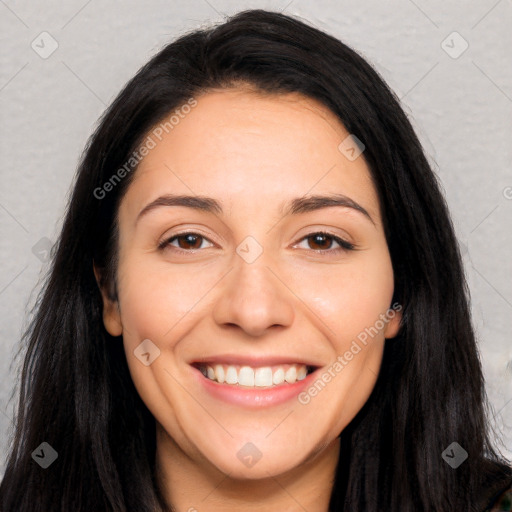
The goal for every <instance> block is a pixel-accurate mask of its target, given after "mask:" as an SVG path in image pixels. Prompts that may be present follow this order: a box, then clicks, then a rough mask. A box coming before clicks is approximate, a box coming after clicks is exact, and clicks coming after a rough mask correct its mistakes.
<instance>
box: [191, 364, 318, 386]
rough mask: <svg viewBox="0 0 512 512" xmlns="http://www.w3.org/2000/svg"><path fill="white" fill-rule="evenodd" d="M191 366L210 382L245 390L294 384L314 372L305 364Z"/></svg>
mask: <svg viewBox="0 0 512 512" xmlns="http://www.w3.org/2000/svg"><path fill="white" fill-rule="evenodd" d="M193 366H194V367H195V368H197V369H198V370H199V371H200V372H201V373H202V374H203V375H204V377H205V378H207V379H209V380H211V381H214V382H217V383H219V384H227V385H229V386H240V387H247V388H268V387H277V386H285V385H288V384H294V383H295V382H297V381H301V380H303V379H305V378H306V377H307V376H308V375H309V374H310V373H312V372H313V371H314V370H315V367H313V366H308V365H305V364H280V365H275V366H261V367H252V366H247V365H243V366H241V365H232V364H211V365H210V364H207V363H197V364H194V365H193Z"/></svg>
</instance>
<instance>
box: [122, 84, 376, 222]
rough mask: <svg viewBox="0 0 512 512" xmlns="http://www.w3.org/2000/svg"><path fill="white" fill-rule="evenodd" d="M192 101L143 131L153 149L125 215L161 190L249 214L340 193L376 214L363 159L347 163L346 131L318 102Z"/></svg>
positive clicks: (284, 98) (211, 96)
mask: <svg viewBox="0 0 512 512" xmlns="http://www.w3.org/2000/svg"><path fill="white" fill-rule="evenodd" d="M196 100H197V104H196V106H195V107H193V108H191V109H190V110H188V109H187V112H188V113H187V114H186V115H182V116H180V118H179V121H178V122H177V123H175V124H173V125H172V127H170V126H169V125H167V130H165V129H160V130H159V131H158V132H155V129H154V128H152V130H150V131H149V132H148V137H151V138H152V139H153V142H154V143H155V144H154V147H153V149H151V150H150V151H149V153H148V154H147V155H146V156H145V157H144V158H143V159H142V161H141V163H140V164H139V166H138V168H137V170H136V171H135V176H134V180H133V182H132V183H131V185H130V187H129V189H128V192H127V194H126V196H125V200H123V203H124V205H122V208H123V207H124V209H125V210H126V213H127V214H129V215H130V216H132V217H133V216H136V215H137V213H138V212H139V211H140V209H141V208H142V207H143V206H144V204H146V203H147V202H149V201H150V200H152V199H155V198H156V197H157V196H158V195H161V194H163V193H174V194H190V195H194V194H197V195H204V196H210V197H215V198H218V200H219V202H221V203H223V204H224V205H226V209H230V208H231V207H235V206H240V207H243V209H244V210H251V211H252V212H253V213H256V212H258V211H261V209H262V208H263V207H266V206H269V207H270V205H274V206H273V207H274V208H275V210H276V211H277V210H278V208H279V206H280V205H281V204H282V202H283V199H286V198H287V197H289V198H292V197H293V198H294V197H298V196H303V195H306V194H308V193H311V194H313V193H314V194H320V193H343V194H345V195H349V196H350V197H352V198H353V199H355V200H357V201H358V202H363V203H366V206H367V209H368V210H370V213H373V215H375V217H377V216H378V212H377V210H378V207H377V204H376V203H377V197H376V193H375V190H374V187H373V184H372V181H371V177H370V173H369V169H368V167H367V165H366V163H365V161H364V159H363V158H362V157H360V158H357V159H356V160H354V161H351V160H349V159H347V157H346V156H345V155H344V154H343V152H342V151H340V149H339V145H340V143H341V142H342V141H344V140H345V139H346V138H347V137H348V136H349V133H348V132H347V131H346V129H345V127H344V126H343V124H342V123H341V122H340V120H339V119H338V118H337V116H336V115H335V114H334V113H332V112H331V111H330V110H329V109H328V108H327V107H325V106H324V105H322V104H321V103H319V102H317V101H315V100H313V99H311V98H307V97H305V96H302V95H300V94H297V93H292V94H279V95H275V94H272V95H263V94H259V93H255V92H252V91H247V90H244V89H230V90H220V91H210V92H207V93H205V94H203V95H202V96H199V97H198V98H196ZM175 119H178V118H175ZM158 126H160V127H162V126H163V125H162V124H160V125H157V127H158ZM155 133H157V134H158V137H157V136H155ZM262 198H264V199H265V201H264V202H262Z"/></svg>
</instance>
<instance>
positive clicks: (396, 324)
mask: <svg viewBox="0 0 512 512" xmlns="http://www.w3.org/2000/svg"><path fill="white" fill-rule="evenodd" d="M402 309H403V306H402V305H401V304H399V303H398V302H395V303H394V304H393V305H392V306H391V307H390V308H389V309H388V310H387V312H386V317H387V318H388V319H389V320H388V322H386V327H385V328H384V337H385V338H386V339H388V338H394V337H395V336H396V335H397V334H398V331H399V330H400V325H401V323H402Z"/></svg>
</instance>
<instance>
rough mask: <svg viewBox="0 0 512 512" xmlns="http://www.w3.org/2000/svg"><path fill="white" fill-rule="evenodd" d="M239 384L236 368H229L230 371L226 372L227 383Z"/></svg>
mask: <svg viewBox="0 0 512 512" xmlns="http://www.w3.org/2000/svg"><path fill="white" fill-rule="evenodd" d="M237 382H238V375H237V374H236V368H235V367H234V366H228V371H227V372H226V383H227V384H236V383H237Z"/></svg>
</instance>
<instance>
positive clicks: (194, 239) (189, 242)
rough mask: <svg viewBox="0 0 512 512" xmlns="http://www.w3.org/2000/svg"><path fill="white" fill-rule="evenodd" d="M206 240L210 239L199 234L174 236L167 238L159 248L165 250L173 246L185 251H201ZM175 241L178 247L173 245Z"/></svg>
mask: <svg viewBox="0 0 512 512" xmlns="http://www.w3.org/2000/svg"><path fill="white" fill-rule="evenodd" d="M204 240H208V239H207V238H206V237H204V236H202V235H199V234H197V233H181V234H179V235H174V236H172V237H171V238H166V239H165V240H164V241H162V242H161V243H160V244H159V246H158V248H159V249H163V248H165V247H168V246H171V247H176V248H177V249H179V250H184V251H187V250H190V249H192V250H196V249H201V244H202V242H203V241H204ZM174 241H177V242H178V245H177V246H176V245H174V244H173V242H174Z"/></svg>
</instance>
